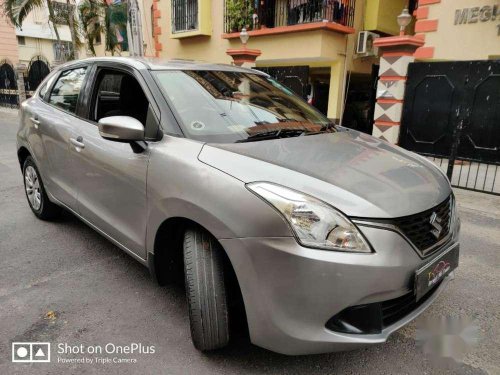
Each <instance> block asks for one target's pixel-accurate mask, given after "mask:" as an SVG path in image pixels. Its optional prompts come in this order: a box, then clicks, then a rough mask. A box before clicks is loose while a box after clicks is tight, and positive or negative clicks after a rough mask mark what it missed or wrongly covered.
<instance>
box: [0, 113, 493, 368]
mask: <svg viewBox="0 0 500 375" xmlns="http://www.w3.org/2000/svg"><path fill="white" fill-rule="evenodd" d="M16 122H17V120H16V114H15V113H13V112H6V111H5V110H2V109H0V374H16V373H19V374H21V373H23V374H24V373H33V374H34V373H37V374H42V373H50V374H59V373H86V374H87V373H88V374H90V373H100V372H102V373H120V374H128V373H130V374H132V373H141V374H142V373H155V374H158V373H167V374H208V373H218V374H233V373H245V374H261V373H270V374H294V373H300V374H306V373H311V374H333V373H335V374H402V373H405V374H422V373H426V374H434V373H443V372H448V373H457V374H484V373H489V374H500V358H499V350H498V348H499V347H500V342H499V338H498V337H499V336H498V333H499V314H500V305H499V301H500V287H499V286H500V278H499V265H500V253H499V251H500V249H499V245H498V244H499V243H500V233H499V232H500V231H499V228H500V199H498V198H495V199H494V198H492V197H485V196H484V195H474V194H473V195H471V194H470V193H462V192H459V200H460V202H463V205H461V216H462V220H463V232H462V255H461V264H460V268H459V270H458V272H457V277H456V279H455V281H453V282H452V283H451V286H450V287H449V288H448V290H446V291H445V292H444V293H443V294H442V295H441V296H440V297H439V299H438V300H437V301H436V303H435V304H434V305H433V306H432V307H431V309H429V310H428V311H427V312H426V315H427V316H431V315H432V316H440V315H443V314H455V315H467V316H476V317H477V319H478V324H479V327H480V334H481V342H480V344H479V345H478V346H477V347H475V348H474V350H473V351H472V352H470V353H469V354H468V355H467V356H466V358H465V363H463V364H459V365H456V366H454V367H451V368H450V369H448V370H444V369H443V368H441V367H436V366H435V365H434V364H433V363H431V361H429V360H427V359H425V358H424V357H423V355H422V352H421V349H420V348H418V347H417V346H416V343H415V338H414V336H415V333H414V331H415V328H414V325H410V326H409V327H406V328H404V329H403V330H400V331H399V332H397V333H396V334H394V335H393V336H392V337H391V338H390V340H389V342H388V343H387V344H385V345H380V346H376V347H370V348H367V349H364V350H359V351H356V352H349V353H337V354H326V355H315V356H302V357H286V356H282V355H278V354H274V353H271V352H269V351H266V350H263V349H260V348H258V347H255V346H253V345H251V344H249V343H248V342H247V341H246V340H244V339H240V340H238V341H237V342H235V343H233V344H232V345H231V347H230V348H228V349H225V350H223V351H220V352H218V353H216V354H211V355H203V354H200V353H199V352H197V351H196V350H195V349H194V348H193V346H192V345H191V342H190V337H189V328H188V319H187V314H186V306H185V301H184V291H183V290H182V288H180V287H179V286H174V285H171V286H167V287H159V286H157V285H155V284H154V283H153V281H151V279H150V277H149V274H148V271H147V270H146V268H144V267H142V266H141V265H139V264H138V263H136V262H135V261H134V260H132V259H131V258H130V257H128V256H127V255H125V254H124V253H122V252H121V251H120V250H119V249H118V248H116V247H115V246H113V245H112V244H111V243H109V242H108V241H106V240H105V239H104V238H102V237H101V236H100V235H98V234H97V233H95V232H94V231H92V230H91V229H89V228H88V227H87V226H85V225H84V224H82V223H80V222H79V221H78V220H76V219H75V218H74V217H72V216H71V215H69V214H67V215H65V216H64V217H63V218H62V219H61V220H59V221H58V222H53V223H49V222H42V221H39V220H37V219H36V218H35V217H34V216H33V215H32V213H31V211H30V210H29V208H28V205H27V203H26V201H25V196H24V193H23V190H22V178H21V174H20V172H19V167H18V163H17V159H16V155H15V131H16V128H17V124H16ZM478 199H479V200H478ZM495 205H496V207H497V208H498V209H497V212H496V213H495V212H490V213H487V212H483V211H484V210H486V211H491V209H490V208H492V207H493V208H494V207H495ZM50 311H53V312H55V313H54V315H51V314H49V316H46V314H47V313H48V312H50ZM12 341H49V342H52V343H53V344H52V345H53V346H54V345H56V343H69V344H72V345H75V344H84V345H101V346H103V347H104V346H105V345H106V344H107V343H114V344H117V345H125V344H130V343H132V342H135V343H142V344H143V345H154V346H155V349H156V351H155V353H154V354H149V355H146V354H144V355H137V356H135V357H136V358H137V360H138V363H136V364H95V363H94V364H61V363H54V361H56V360H57V353H56V348H54V347H53V348H52V363H50V364H36V365H35V364H32V365H30V364H17V363H16V364H13V363H11V361H10V356H11V342H12ZM70 357H71V356H65V357H64V358H70ZM73 357H75V358H78V357H82V356H78V355H74V356H73ZM87 357H90V358H92V356H87ZM118 357H120V356H118ZM121 357H130V356H127V355H123V356H121Z"/></svg>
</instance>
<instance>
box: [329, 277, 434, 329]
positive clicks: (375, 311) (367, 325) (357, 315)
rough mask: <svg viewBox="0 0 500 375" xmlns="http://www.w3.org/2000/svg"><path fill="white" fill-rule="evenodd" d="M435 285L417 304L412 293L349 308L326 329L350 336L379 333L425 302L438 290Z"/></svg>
mask: <svg viewBox="0 0 500 375" xmlns="http://www.w3.org/2000/svg"><path fill="white" fill-rule="evenodd" d="M440 285H441V282H439V283H438V284H436V285H435V286H434V287H433V288H432V289H431V290H429V291H428V292H427V294H426V295H425V296H423V297H422V298H421V299H420V300H419V301H418V302H417V300H416V298H415V293H414V292H409V293H407V294H405V295H403V296H401V297H398V298H394V299H391V300H387V301H382V302H376V303H370V304H366V305H357V306H351V307H348V308H347V309H344V310H342V311H341V312H340V313H338V314H337V315H335V316H333V317H332V318H330V319H329V320H328V322H327V323H326V328H328V329H329V330H331V331H335V332H342V333H351V334H374V333H380V332H382V330H383V329H384V328H387V327H389V326H390V325H392V324H394V323H396V322H397V321H399V320H401V319H403V318H404V317H406V316H407V315H408V314H410V313H412V312H413V311H415V310H416V309H417V308H418V307H420V306H421V305H422V304H423V303H425V301H427V300H428V299H429V298H430V297H431V296H432V295H433V294H434V292H435V291H436V290H437V289H438V288H439V286H440Z"/></svg>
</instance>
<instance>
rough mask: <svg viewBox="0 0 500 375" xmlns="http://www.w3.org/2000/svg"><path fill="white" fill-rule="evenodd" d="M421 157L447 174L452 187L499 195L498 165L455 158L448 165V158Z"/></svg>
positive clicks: (499, 177)
mask: <svg viewBox="0 0 500 375" xmlns="http://www.w3.org/2000/svg"><path fill="white" fill-rule="evenodd" d="M423 155H424V156H425V157H426V158H427V159H429V160H430V161H432V162H434V164H436V165H437V166H438V167H439V168H440V169H441V170H442V171H443V172H444V173H447V175H448V178H449V179H450V181H451V185H452V186H453V187H457V188H461V189H466V190H473V191H480V192H483V193H489V194H495V195H500V164H499V163H493V162H490V163H485V162H480V161H477V160H473V159H467V158H457V159H456V160H454V161H453V162H452V163H451V164H450V160H449V159H448V158H445V157H439V156H434V155H425V154H423ZM450 167H451V168H450Z"/></svg>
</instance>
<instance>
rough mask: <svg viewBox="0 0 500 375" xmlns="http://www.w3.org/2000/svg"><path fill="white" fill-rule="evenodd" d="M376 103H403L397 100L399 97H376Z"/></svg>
mask: <svg viewBox="0 0 500 375" xmlns="http://www.w3.org/2000/svg"><path fill="white" fill-rule="evenodd" d="M377 103H385V104H398V103H403V100H399V99H384V98H380V99H377Z"/></svg>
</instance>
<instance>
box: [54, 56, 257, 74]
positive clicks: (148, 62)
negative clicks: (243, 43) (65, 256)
mask: <svg viewBox="0 0 500 375" xmlns="http://www.w3.org/2000/svg"><path fill="white" fill-rule="evenodd" d="M85 62H117V63H118V62H119V63H122V64H126V65H129V66H132V67H134V68H136V69H148V70H213V71H228V72H240V73H253V74H261V75H265V76H267V74H266V73H263V72H260V71H258V70H254V69H248V68H242V67H238V66H235V65H228V64H213V63H207V62H203V61H194V60H181V59H174V60H163V59H159V58H148V57H90V58H86V59H82V60H77V61H70V62H68V63H66V64H64V65H62V66H61V67H62V68H66V67H70V66H72V65H77V64H81V63H85Z"/></svg>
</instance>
